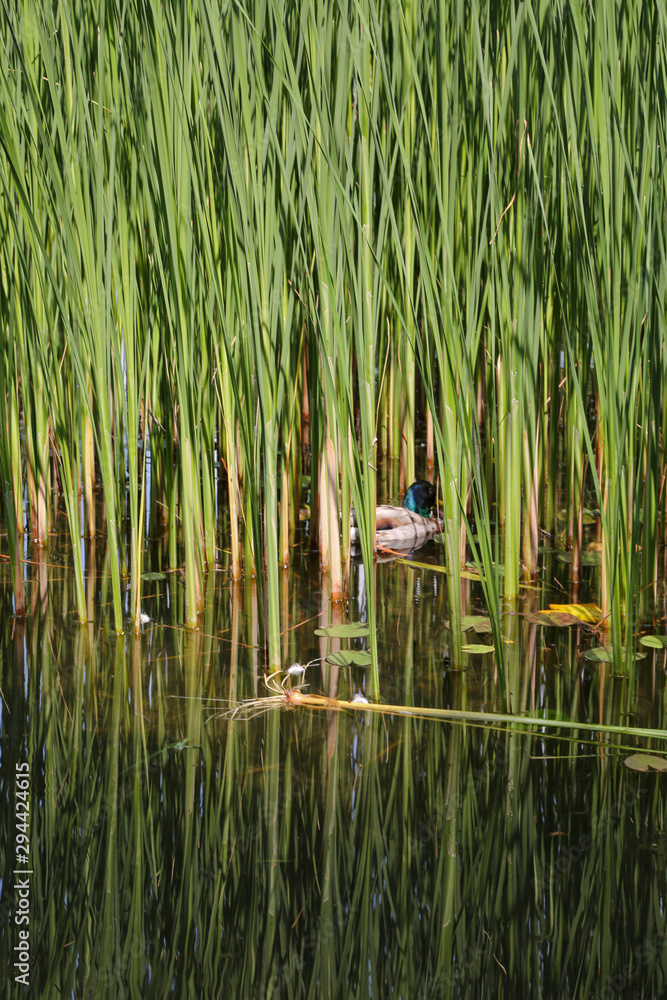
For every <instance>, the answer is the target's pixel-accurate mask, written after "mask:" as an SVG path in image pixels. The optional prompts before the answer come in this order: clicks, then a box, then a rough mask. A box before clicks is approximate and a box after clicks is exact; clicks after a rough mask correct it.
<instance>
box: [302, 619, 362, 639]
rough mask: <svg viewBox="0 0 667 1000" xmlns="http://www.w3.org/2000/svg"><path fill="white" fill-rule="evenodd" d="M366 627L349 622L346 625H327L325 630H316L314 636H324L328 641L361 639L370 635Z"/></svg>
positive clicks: (359, 623)
mask: <svg viewBox="0 0 667 1000" xmlns="http://www.w3.org/2000/svg"><path fill="white" fill-rule="evenodd" d="M370 634H371V630H370V629H369V627H368V625H364V624H363V623H362V622H351V623H349V624H347V625H327V626H326V628H316V629H315V635H326V636H329V638H330V639H361V638H363V636H365V635H370Z"/></svg>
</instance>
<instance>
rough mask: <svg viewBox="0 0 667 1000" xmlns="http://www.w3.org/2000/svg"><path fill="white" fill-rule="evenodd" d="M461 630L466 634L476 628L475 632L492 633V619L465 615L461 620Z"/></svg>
mask: <svg viewBox="0 0 667 1000" xmlns="http://www.w3.org/2000/svg"><path fill="white" fill-rule="evenodd" d="M461 628H462V630H463V631H464V632H465V631H467V630H468V629H469V628H474V630H475V632H490V631H491V619H490V618H485V617H484V616H483V615H464V616H463V618H462V619H461Z"/></svg>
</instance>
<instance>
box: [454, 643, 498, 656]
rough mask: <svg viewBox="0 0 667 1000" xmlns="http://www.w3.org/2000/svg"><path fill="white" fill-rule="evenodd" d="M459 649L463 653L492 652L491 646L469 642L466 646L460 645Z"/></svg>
mask: <svg viewBox="0 0 667 1000" xmlns="http://www.w3.org/2000/svg"><path fill="white" fill-rule="evenodd" d="M461 650H462V652H464V653H492V652H493V646H482V645H481V644H480V643H476V642H473V643H470V644H468V645H466V646H461Z"/></svg>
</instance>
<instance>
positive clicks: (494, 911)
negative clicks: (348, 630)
mask: <svg viewBox="0 0 667 1000" xmlns="http://www.w3.org/2000/svg"><path fill="white" fill-rule="evenodd" d="M35 569H36V572H37V571H38V568H37V567H36V568H35ZM402 572H405V573H406V574H408V573H409V574H410V579H411V580H412V581H413V592H412V595H411V596H410V598H409V599H407V598H406V599H405V605H404V606H403V607H402V608H401V609H400V610H401V641H402V643H403V646H404V651H405V652H407V644H408V643H409V642H410V643H411V646H410V651H411V655H410V656H409V657H407V660H408V661H409V662H410V666H409V667H408V666H405V658H404V656H403V653H401V655H400V656H396V655H395V656H394V657H393V660H392V661H391V665H392V667H393V668H402V669H404V670H405V674H404V675H402V677H401V682H402V683H405V684H406V685H407V686H409V688H410V691H411V692H412V698H409V697H405V698H404V699H403V700H404V702H406V703H407V702H408V701H410V700H415V699H419V698H424V696H425V693H428V694H429V697H430V704H431V705H432V707H433V708H434V709H435V710H437V709H441V708H443V707H444V705H443V699H444V698H445V697H446V699H447V702H448V703H449V704H452V705H455V706H458V707H460V708H461V709H462V710H465V708H464V706H465V705H466V704H467V703H471V702H472V703H474V706H475V707H476V706H477V703H478V702H477V699H478V695H477V694H476V693H475V692H476V687H475V686H476V685H479V686H480V688H483V687H485V686H486V687H488V686H490V684H491V679H490V672H489V675H488V676H487V677H486V678H485V679H486V685H485V684H484V683H483V678H482V677H481V676H477V674H478V671H479V670H480V667H479V666H477V667H476V670H475V671H470V672H469V673H464V672H453V673H452V674H451V678H450V683H449V686H448V687H447V689H446V690H445V688H443V685H442V677H441V674H442V664H441V659H440V657H439V656H436V655H435V654H434V652H433V651H432V650H428V651H422V649H421V646H420V636H419V630H420V618H421V617H422V615H423V614H424V613H425V611H427V610H428V608H427V607H422V608H421V609H419V608H416V607H415V603H414V595H415V591H417V590H418V591H419V592H420V594H421V595H422V601H423V602H424V604H426V593H427V584H428V580H429V571H428V570H424V571H423V572H422V573H421V574H419V576H418V577H417V576H416V574H415V573H414V571H412V570H407V569H404V570H403V571H402ZM416 580H418V581H419V586H418V587H417V586H416V583H415V581H416ZM70 586H71V583H70ZM391 586H394V587H395V589H396V592H397V593H399V592H401V591H403V592H405V590H406V587H405V583H401V582H400V581H396V582H395V583H393V584H389V587H391ZM381 593H383V592H381ZM383 596H384V594H383ZM393 596H394V597H395V596H396V594H393ZM230 597H232V599H231V600H216V601H213V600H211V602H210V604H211V608H212V609H213V610H212V611H210V612H209V621H208V623H207V628H206V630H204V629H202V630H201V631H200V632H199V633H194V634H193V633H189V632H186V631H185V630H183V629H179V630H167V629H166V628H165V626H164V625H160V624H157V625H154V626H152V632H146V633H145V634H144V635H142V637H141V638H134V637H129V638H124V637H121V638H118V639H116V638H115V637H109V636H108V635H107V636H106V637H105V636H104V635H101V634H100V632H99V630H93V631H91V632H88V631H87V630H85V631H84V630H74V629H72V628H69V629H68V630H67V634H63V632H62V629H61V627H60V625H59V624H58V628H56V627H55V626H54V618H53V617H52V616H45V615H43V614H42V613H41V611H40V610H39V608H38V609H37V610H36V612H35V614H34V616H33V619H32V620H31V626H32V627H31V630H30V631H25V627H24V625H23V623H19V624H18V625H17V629H18V633H17V634H15V635H14V637H13V639H12V638H11V627H10V623H9V622H8V621H7V620H5V621H4V624H3V626H2V632H1V633H0V640H1V642H2V650H3V656H2V660H1V662H2V664H3V671H2V683H1V687H2V691H3V696H4V698H5V700H6V707H7V709H8V712H7V715H6V719H7V720H8V722H7V725H5V723H4V721H3V730H2V736H1V739H2V756H3V772H4V769H5V765H6V769H7V773H12V770H13V763H14V761H18V760H22V759H27V760H28V761H29V763H30V770H31V775H32V779H31V781H32V790H33V798H32V800H31V827H30V842H31V860H32V868H33V872H34V874H33V876H32V893H31V900H32V911H31V933H32V929H34V937H33V941H34V943H35V949H34V966H33V969H32V972H31V981H32V983H33V987H34V989H35V991H36V992H38V993H39V994H40V995H43V996H50V995H53V994H54V993H55V992H58V991H60V992H61V993H67V994H72V993H73V994H74V995H76V996H88V995H90V996H93V995H95V996H104V995H109V996H112V995H113V996H118V995H122V993H123V991H130V989H135V990H137V991H140V992H142V993H144V994H146V995H149V996H150V995H156V996H157V995H160V996H165V995H169V994H170V992H173V991H174V989H176V991H178V990H179V989H181V988H182V987H183V984H186V983H187V984H189V985H188V987H187V988H188V989H191V990H195V991H196V992H197V994H198V995H202V996H215V995H228V994H229V995H231V994H232V993H233V994H234V995H235V996H254V995H259V994H264V995H265V994H266V993H269V992H271V991H273V992H274V993H276V995H288V996H308V995H311V994H312V995H321V994H322V993H326V995H327V996H334V997H336V996H339V997H348V996H356V995H362V994H363V995H367V994H368V992H369V991H371V992H372V993H373V995H383V991H384V988H385V986H386V984H387V983H388V982H390V983H392V984H393V988H394V990H395V992H396V994H397V995H400V996H411V997H414V996H420V995H425V996H459V995H468V996H469V995H475V996H481V997H489V998H490V997H495V996H498V995H499V994H501V993H503V992H504V991H506V990H507V989H510V990H511V992H512V994H513V995H527V994H528V993H529V992H530V990H531V988H534V985H535V983H540V984H541V986H542V990H543V992H544V994H545V995H549V993H552V992H554V991H555V989H556V987H557V986H558V985H559V984H561V983H563V982H566V983H568V984H570V986H568V989H569V991H570V992H571V993H574V992H576V983H583V984H584V987H582V988H585V992H586V994H587V995H588V994H590V993H597V994H598V995H604V990H605V988H606V987H607V986H609V984H610V983H612V982H618V981H619V980H618V977H619V976H621V977H622V976H626V978H627V982H628V983H631V985H632V988H633V990H635V991H636V992H639V993H640V994H642V995H652V996H659V995H661V994H662V992H663V991H664V971H663V966H662V964H661V962H662V954H663V948H664V934H665V921H664V916H663V915H662V909H661V905H660V900H661V898H662V896H663V895H664V892H665V890H666V888H667V886H665V872H664V864H663V863H662V862H661V857H662V854H661V843H662V837H663V833H662V829H663V818H664V817H663V807H662V798H661V794H660V788H659V784H658V782H659V780H660V779H659V778H658V776H656V775H643V774H637V773H634V772H630V771H629V770H628V769H626V768H625V767H624V766H623V764H622V757H623V756H624V751H623V749H622V744H624V743H629V742H635V741H634V740H632V741H631V740H630V739H628V737H627V736H625V737H624V736H622V735H621V734H615V733H614V732H613V730H612V728H611V727H608V731H607V736H606V738H605V739H604V741H603V742H602V741H601V740H600V736H599V734H598V733H597V731H595V730H594V727H593V726H586V724H585V722H580V727H581V728H580V731H579V733H577V734H573V735H572V738H569V739H563V738H562V737H563V736H564V735H565V731H564V729H563V728H561V731H560V734H559V733H558V731H557V729H556V728H555V727H550V729H549V730H548V729H546V727H544V726H543V727H542V730H541V732H539V733H533V734H532V735H531V734H528V733H526V732H521V731H520V730H519V726H518V725H517V724H516V721H515V720H514V721H508V722H507V723H506V725H505V727H504V729H503V731H498V730H493V731H492V730H489V729H488V728H487V729H480V728H476V727H475V726H471V725H461V724H458V725H449V724H443V722H442V720H440V721H437V722H436V721H434V720H433V719H430V718H425V717H423V716H422V717H420V716H419V715H415V716H407V715H405V716H399V715H398V709H397V710H395V711H394V713H392V715H390V716H387V715H385V716H384V717H382V718H380V716H379V714H373V713H372V708H373V706H370V705H360V706H355V708H354V711H352V707H351V705H350V704H347V705H346V706H345V708H346V710H345V711H344V712H341V711H331V709H332V707H334V706H333V705H332V704H331V703H325V705H324V707H323V710H322V711H319V712H314V711H305V710H304V707H303V705H299V706H297V707H295V709H294V710H293V711H291V712H285V711H271V712H270V713H269V714H265V715H263V716H257V717H255V718H252V719H248V720H244V719H242V718H239V717H237V718H236V719H235V720H234V721H233V722H230V721H229V720H228V719H225V718H221V717H220V718H216V719H212V720H211V721H210V722H209V723H208V724H207V725H204V719H205V717H206V714H207V711H206V709H205V707H204V706H207V705H212V704H213V703H214V700H215V699H222V700H224V701H225V702H226V703H227V704H228V705H230V704H237V703H241V702H243V701H246V700H248V699H250V698H252V697H254V695H255V693H256V688H255V684H256V682H257V678H256V677H253V670H252V663H253V659H252V651H251V650H249V649H247V647H246V642H247V641H248V640H249V639H250V638H251V636H252V631H253V629H254V625H253V622H252V617H253V611H252V595H251V594H250V593H248V594H247V595H246V598H242V591H241V589H240V588H235V591H234V593H233V595H230ZM288 599H291V594H290V596H289V597H288ZM394 603H395V602H394ZM383 607H384V605H383ZM384 613H385V615H386V617H385V619H384V626H383V627H384V628H385V629H387V630H390V629H391V628H392V626H394V625H395V622H394V621H393V620H392V619H391V617H390V616H389V613H388V611H385V612H384ZM59 617H60V615H57V616H56V619H55V620H56V621H58V619H59ZM395 617H396V619H398V610H397V611H396V616H395ZM515 621H516V623H517V625H516V628H515V630H514V631H513V633H512V639H513V640H514V645H513V646H512V647H511V648H512V653H511V655H510V660H511V661H514V660H516V663H513V662H511V664H510V668H509V670H508V677H509V679H510V683H513V682H514V679H515V678H516V679H517V682H518V683H520V684H521V685H522V686H521V687H520V688H519V687H517V688H516V689H514V690H513V695H514V697H515V698H516V702H515V704H514V709H515V711H516V712H520V711H524V710H528V709H531V708H535V707H536V706H535V702H534V697H535V693H534V692H531V688H530V686H529V685H527V684H525V683H524V677H525V670H524V671H521V670H520V668H519V665H520V664H522V663H523V664H524V666H525V662H526V657H528V659H527V663H528V666H529V674H533V673H536V674H537V676H538V677H540V676H543V675H544V674H546V670H545V666H546V663H547V661H546V660H545V657H546V655H547V654H546V651H545V650H544V648H543V645H542V644H536V643H535V642H533V641H532V638H533V637H534V633H535V629H536V628H537V626H535V625H533V624H530V623H523V622H521V621H519V620H518V619H515ZM240 623H245V624H242V625H241V624H240ZM222 637H227V638H228V639H229V640H230V641H229V643H228V644H227V643H224V645H223V646H222V648H221V638H222ZM70 643H71V644H70ZM308 648H310V649H315V650H316V646H315V645H314V644H313V641H312V636H311V635H310V632H308V634H307V635H302V636H299V635H298V634H297V633H295V632H292V633H291V634H290V639H289V648H288V651H287V653H288V658H289V659H291V660H293V661H297V660H304V659H305V658H306V657H305V656H304V655H303V651H304V649H308ZM8 652H11V657H12V658H13V659H12V658H10V656H9V655H7V654H8ZM324 652H325V654H326V653H327V652H328V650H327V649H325V650H324ZM149 653H150V659H149ZM381 655H382V656H383V657H386V658H387V660H389V659H390V657H391V656H392V646H391V643H386V644H385V645H384V647H383V650H382V654H381ZM558 658H559V660H560V666H561V669H560V672H559V673H558V674H556V673H555V672H553V671H551V672H550V673H549V687H548V689H547V690H546V691H545V692H543V694H542V697H544V698H545V699H546V702H545V704H544V705H543V706H542V707H543V708H544V710H545V712H552V713H555V712H556V711H557V710H560V711H561V712H564V711H565V710H566V709H567V710H568V711H574V710H575V709H576V710H578V711H580V712H581V713H582V714H585V710H586V705H585V704H583V703H579V704H578V703H577V701H576V698H577V697H581V694H579V695H578V696H577V695H576V694H575V691H576V684H575V683H574V680H575V679H576V678H577V677H578V674H579V669H580V667H579V664H578V660H577V653H576V648H575V646H574V644H571V645H569V647H568V644H567V643H565V642H563V643H562V644H561V646H560V648H559V653H558ZM424 661H426V662H424ZM387 666H388V664H387ZM322 670H323V671H324V674H322V673H321V671H322ZM346 673H347V672H346V671H344V670H340V671H338V672H337V673H336V674H334V672H333V671H329V670H328V668H327V667H326V664H319V665H318V664H315V663H313V664H312V665H311V666H310V667H309V668H308V671H307V674H306V677H307V678H308V683H310V685H311V687H310V688H309V690H311V691H312V694H313V695H318V694H320V692H321V691H323V692H325V694H326V698H327V699H329V700H331V699H334V698H338V699H339V700H340V701H341V702H343V701H348V700H349V699H348V698H346V693H347V690H348V688H347V685H348V684H349V678H348V677H347V676H346ZM654 674H655V672H654V671H653V670H652V669H651V670H647V671H646V678H648V677H649V675H654ZM298 676H299V675H298V674H295V677H297V678H298ZM334 677H335V678H336V680H335V683H334V681H333V678H334ZM26 678H27V687H26V686H24V685H25V684H26V680H25V679H26ZM320 678H323V682H322V683H320ZM274 680H275V679H274ZM356 682H357V683H360V681H359V678H358V677H357V678H356ZM653 683H654V684H655V680H654V681H653ZM661 684H662V687H664V682H661ZM662 687H661V688H659V689H655V690H653V691H651V690H646V691H645V694H646V697H647V698H650V700H651V701H652V702H653V703H655V704H656V705H659V706H660V707H659V708H658V709H657V711H656V716H655V718H654V720H653V722H654V725H655V726H656V727H659V726H662V727H663V729H662V731H663V732H664V718H663V715H664V709H663V707H662V705H663V704H664V701H662V700H661V697H660V694H661V690H662ZM287 690H289V684H288V683H286V684H285V687H284V689H283V687H282V682H281V691H283V692H284V691H287ZM291 690H292V692H293V695H294V694H295V693H296V692H297V691H298V690H299V689H298V688H297V687H296V686H295V687H293V688H292V689H291ZM170 694H177V695H179V697H178V698H170V697H169V695H170ZM590 697H591V698H592V699H594V698H597V697H599V704H598V703H597V702H596V701H593V703H591V704H590V705H588V712H589V714H590V715H597V714H598V711H601V710H604V712H605V713H610V705H611V701H612V699H611V698H608V697H603V696H600V695H599V692H598V685H597V682H596V685H595V686H594V688H592V689H591V692H590ZM259 700H261V699H259ZM266 700H267V701H268V700H269V699H266ZM293 700H294V698H293ZM621 701H622V699H619V705H618V710H619V711H620V710H621V709H622V708H623V706H622V704H620V702H621ZM600 706H603V709H601V708H600ZM404 707H405V708H406V709H407V708H409V709H410V710H411V711H414V712H415V713H418V712H419V711H420V708H419V706H418V705H413V706H409V705H408V704H406V705H405V706H404ZM471 709H472V705H471ZM472 715H473V712H472V710H471V711H470V716H471V717H472ZM488 716H489V718H492V717H493V715H492V713H488ZM616 717H617V716H612V715H610V714H608V718H609V719H610V720H612V719H615V718H616ZM4 719H5V716H3V720H4ZM479 719H480V714H479V713H478V715H477V720H478V721H479ZM544 721H545V720H543V722H544ZM24 733H25V734H27V737H24V736H23V735H22V734H24ZM550 733H551V735H550ZM558 736H560V737H561V738H560V739H558V738H556V737H558ZM655 747H656V749H658V748H659V744H658V743H657V742H656V744H655ZM7 805H8V806H9V805H10V803H9V802H8V803H7ZM10 814H11V809H10V808H7V809H5V810H3V811H2V818H1V819H0V824H1V826H0V829H1V830H2V834H1V836H2V842H3V843H6V844H11V843H12V831H11V828H10V827H11V821H10V819H9V818H8V817H9V816H10ZM638 886H641V896H642V905H641V906H639V905H638V902H637V893H638V888H637V887H638ZM5 901H6V896H5V890H4V889H3V894H2V903H1V906H0V910H1V912H2V914H3V915H8V910H6V909H5ZM2 926H3V927H5V928H7V927H8V926H9V925H8V922H7V921H5V920H3V922H2ZM12 943H13V938H12V931H11V927H10V930H9V932H8V931H5V932H4V933H2V934H0V960H1V961H2V962H3V965H4V967H6V968H8V967H10V960H11V945H12ZM628 969H630V970H631V975H630V973H628V972H627V971H626V970H628ZM559 988H560V987H559Z"/></svg>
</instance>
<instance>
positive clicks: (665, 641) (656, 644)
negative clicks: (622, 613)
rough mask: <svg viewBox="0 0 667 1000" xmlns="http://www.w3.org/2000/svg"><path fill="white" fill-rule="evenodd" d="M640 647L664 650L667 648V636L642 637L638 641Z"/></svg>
mask: <svg viewBox="0 0 667 1000" xmlns="http://www.w3.org/2000/svg"><path fill="white" fill-rule="evenodd" d="M639 641H640V643H641V644H642V646H648V648H649V649H665V648H666V647H667V635H643V636H642V637H641V639H640V640H639Z"/></svg>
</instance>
